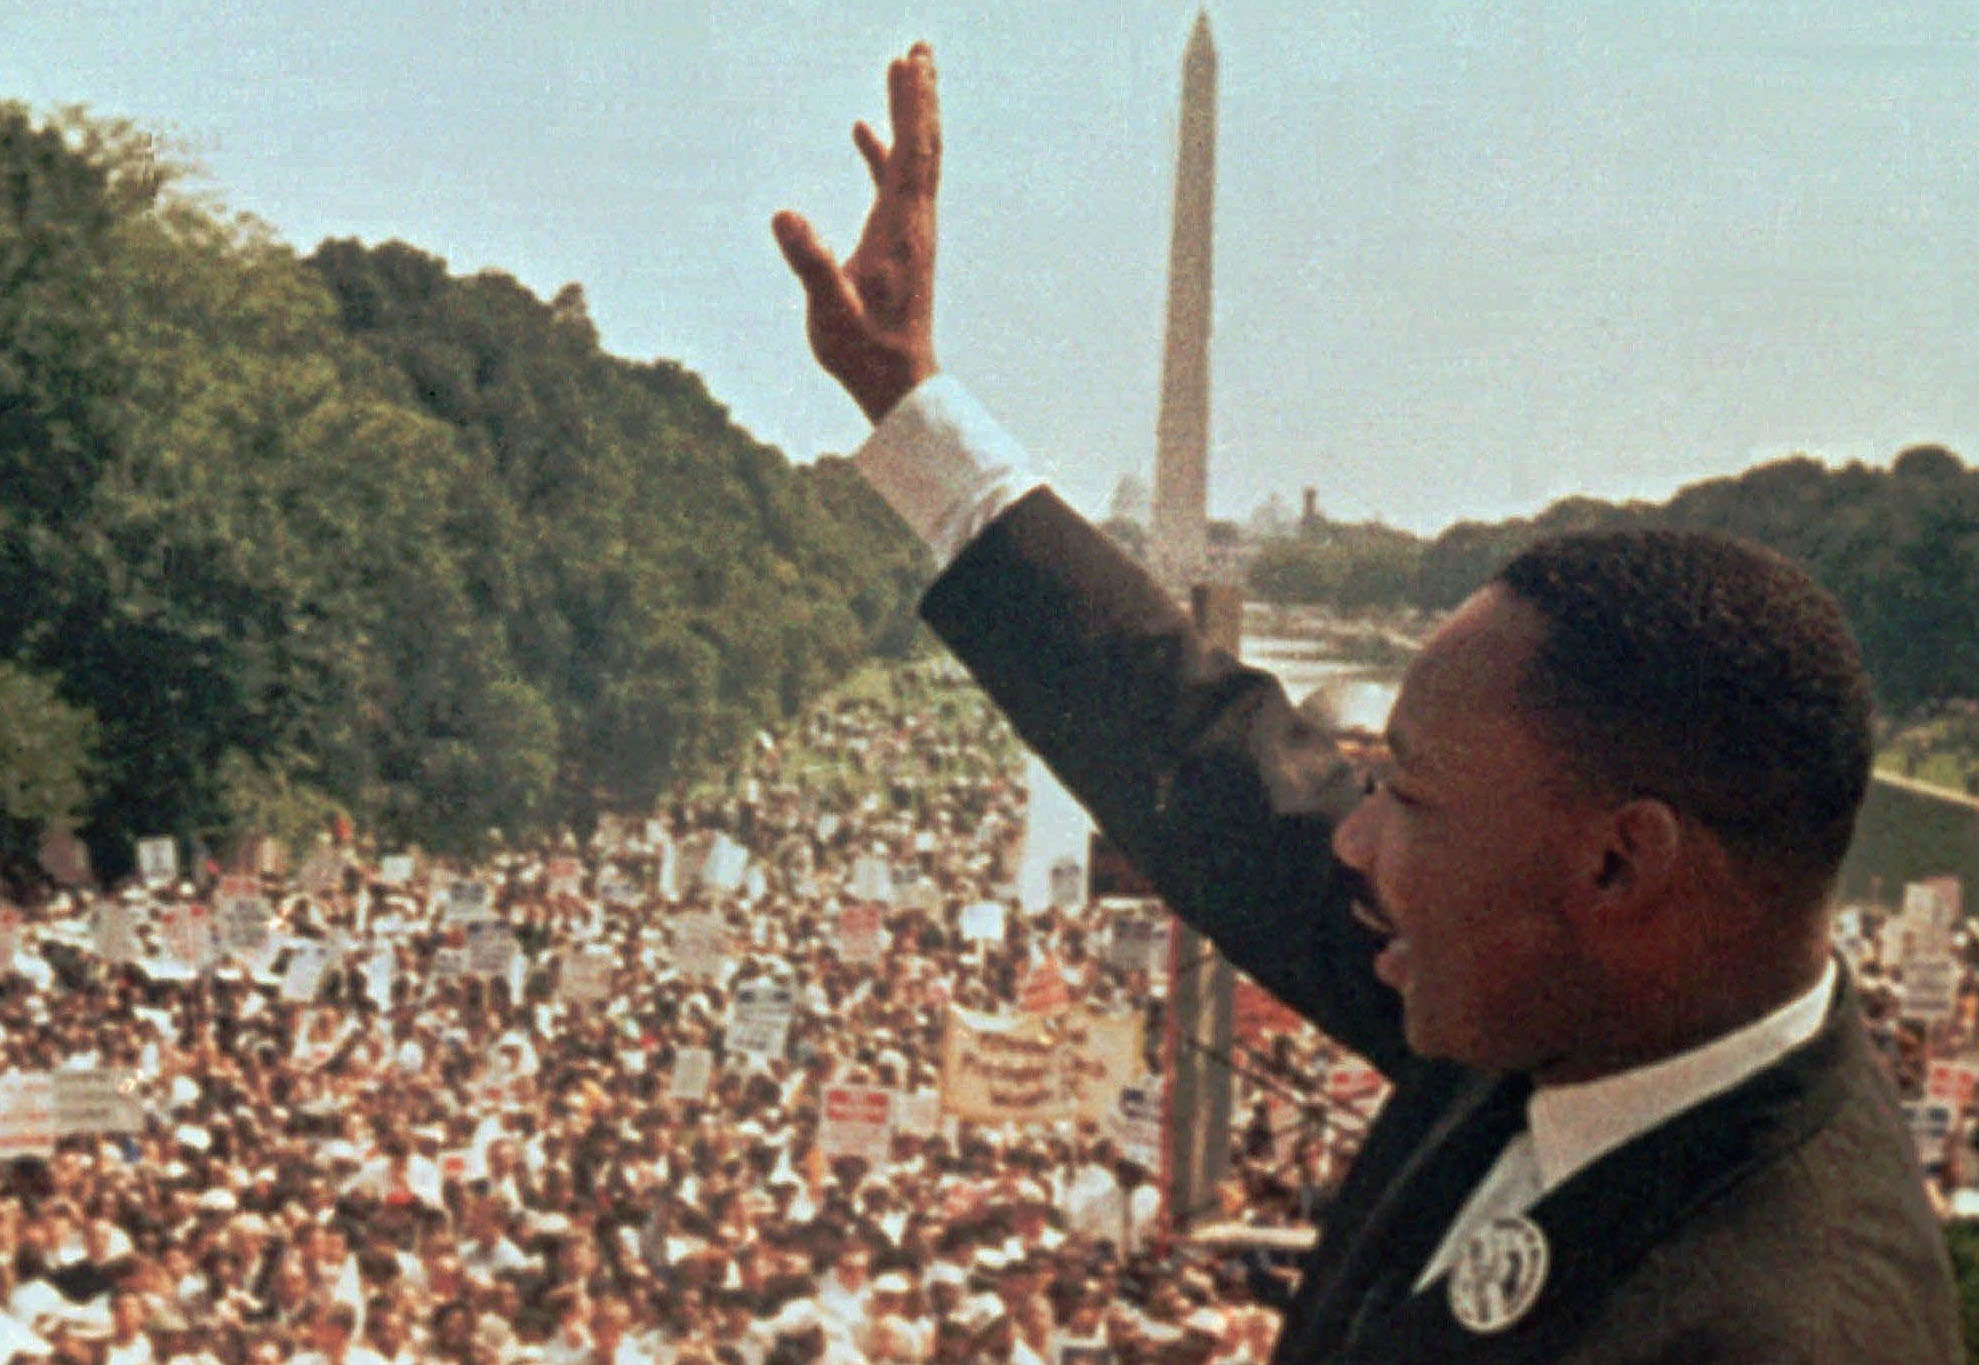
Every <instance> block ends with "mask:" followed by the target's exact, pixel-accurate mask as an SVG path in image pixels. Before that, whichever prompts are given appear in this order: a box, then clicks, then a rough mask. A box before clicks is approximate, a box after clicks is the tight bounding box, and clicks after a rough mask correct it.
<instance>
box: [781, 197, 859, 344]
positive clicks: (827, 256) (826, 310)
mask: <svg viewBox="0 0 1979 1365" xmlns="http://www.w3.org/2000/svg"><path fill="white" fill-rule="evenodd" d="M770 230H771V232H773V233H774V234H775V235H776V244H777V246H778V248H779V249H780V250H782V252H783V259H784V261H785V263H786V264H788V265H789V266H790V269H791V273H792V274H794V275H796V276H797V278H798V281H799V282H800V283H802V284H803V286H804V296H805V298H806V299H807V300H808V301H809V303H810V307H811V321H812V323H813V324H819V323H822V324H826V325H830V324H833V323H840V322H847V321H850V320H852V319H853V318H855V317H857V316H858V314H859V311H860V309H859V299H858V295H856V294H855V293H854V292H853V290H852V282H851V281H850V280H848V279H846V278H845V272H844V271H843V270H840V269H839V268H838V262H837V261H836V260H835V259H833V257H832V254H831V251H830V249H829V248H827V247H826V246H825V244H824V243H823V242H821V241H819V240H818V234H817V233H816V232H814V231H813V230H812V228H811V224H810V223H809V222H808V221H807V220H806V219H805V218H804V216H803V215H802V214H799V213H792V212H791V211H790V210H788V209H785V210H784V211H783V212H781V213H779V214H777V215H776V216H775V217H774V218H772V219H770Z"/></svg>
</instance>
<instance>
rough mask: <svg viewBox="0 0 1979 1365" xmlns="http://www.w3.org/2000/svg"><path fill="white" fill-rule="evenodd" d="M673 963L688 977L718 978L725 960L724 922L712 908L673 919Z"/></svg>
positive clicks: (725, 930) (726, 931)
mask: <svg viewBox="0 0 1979 1365" xmlns="http://www.w3.org/2000/svg"><path fill="white" fill-rule="evenodd" d="M672 923H673V961H674V965H675V966H676V967H678V968H679V969H680V970H681V971H682V972H684V973H685V974H686V975H688V976H701V977H718V976H720V975H721V972H722V968H723V966H724V965H725V964H726V963H727V961H728V955H727V952H726V946H727V942H728V924H727V922H726V921H724V920H723V919H722V917H721V916H720V915H719V914H718V913H716V912H715V911H713V910H697V911H695V912H693V913H692V914H687V915H679V916H676V917H675V918H674V920H673V922H672Z"/></svg>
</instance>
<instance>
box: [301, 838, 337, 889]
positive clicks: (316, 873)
mask: <svg viewBox="0 0 1979 1365" xmlns="http://www.w3.org/2000/svg"><path fill="white" fill-rule="evenodd" d="M343 871H344V863H343V859H342V858H341V857H339V856H338V854H337V851H336V850H335V849H331V848H319V849H317V850H316V851H315V852H314V853H312V854H310V855H309V857H308V858H307V859H306V860H305V861H304V862H303V865H302V869H301V870H300V871H299V872H297V873H296V879H295V880H296V885H297V886H298V887H299V888H301V890H302V893H303V894H304V895H305V896H313V897H315V898H316V899H317V900H323V899H325V898H327V897H328V896H330V895H331V894H333V893H334V892H335V891H336V890H337V885H338V883H339V882H340V881H341V880H342V878H343Z"/></svg>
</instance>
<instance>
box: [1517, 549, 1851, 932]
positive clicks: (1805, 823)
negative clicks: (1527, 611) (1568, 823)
mask: <svg viewBox="0 0 1979 1365" xmlns="http://www.w3.org/2000/svg"><path fill="white" fill-rule="evenodd" d="M1496 581H1497V582H1499V583H1502V584H1503V585H1504V586H1505V587H1506V588H1508V589H1510V591H1511V592H1512V593H1513V594H1514V595H1515V596H1516V597H1517V598H1518V599H1519V600H1521V601H1523V602H1525V603H1527V604H1528V605H1530V606H1532V607H1534V608H1535V609H1537V610H1538V612H1539V614H1540V615H1541V616H1542V617H1543V618H1544V619H1545V622H1546V633H1545V636H1544V638H1543V639H1542V641H1541V643H1540V644H1539V646H1538V647H1537V649H1536V650H1535V652H1534V655H1533V658H1532V659H1531V660H1530V662H1529V664H1528V666H1527V670H1526V676H1525V677H1524V678H1523V679H1522V680H1521V689H1520V690H1521V700H1522V702H1523V704H1525V705H1526V706H1528V707H1530V708H1531V709H1532V710H1533V711H1534V712H1535V713H1537V716H1538V718H1539V720H1540V723H1541V725H1542V727H1543V728H1544V729H1545V730H1546V731H1547V732H1548V733H1549V736H1550V738H1551V739H1552V740H1553V741H1554V742H1555V743H1556V745H1557V746H1558V748H1559V749H1560V751H1561V753H1562V754H1563V755H1564V756H1565V757H1566V758H1567V761H1568V763H1569V770H1570V771H1572V772H1574V773H1575V774H1576V775H1578V776H1580V777H1582V778H1584V779H1587V780H1590V781H1592V782H1594V783H1596V784H1598V785H1599V786H1601V787H1603V788H1606V789H1608V790H1610V791H1613V792H1615V793H1617V794H1629V795H1644V796H1653V797H1656V798H1658V799H1660V800H1663V801H1666V802H1668V803H1669V804H1670V805H1671V806H1672V807H1673V808H1674V809H1676V810H1677V811H1678V812H1679V813H1680V814H1683V815H1685V816H1688V817H1690V818H1692V819H1694V820H1696V821H1697V822H1698V823H1699V824H1701V825H1703V826H1704V827H1705V828H1707V829H1709V830H1711V831H1712V832H1713V833H1714V834H1716V835H1717V836H1718V838H1719V839H1720V841H1721V842H1722V843H1723V844H1724V845H1725V848H1726V850H1727V851H1728V852H1729V853H1730V854H1731V855H1732V856H1733V857H1734V859H1736V860H1737V861H1738V862H1739V864H1740V865H1741V868H1742V870H1743V871H1744V872H1745V874H1746V875H1747V877H1748V880H1750V881H1753V882H1755V883H1757V884H1759V885H1761V886H1763V887H1764V888H1766V889H1767V890H1768V891H1769V892H1770V893H1771V894H1772V896H1773V897H1774V898H1776V899H1778V900H1781V901H1783V902H1785V903H1786V904H1787V905H1789V906H1792V907H1795V908H1810V909H1811V908H1815V907H1818V905H1819V904H1820V903H1821V902H1822V901H1823V900H1824V899H1825V898H1826V896H1827V894H1828V892H1829V890H1830V889H1831V888H1832V886H1833V884H1834V880H1835V874H1836V872H1837V871H1838V870H1839V868H1840V866H1841V861H1842V857H1843V855H1844V854H1846V853H1847V851H1848V844H1849V839H1850V837H1851V836H1852V834H1853V832H1854V829H1855V815H1856V811H1857V809H1858V808H1859V807H1860V806H1861V804H1862V796H1863V792H1864V791H1865V790H1866V789H1867V787H1868V783H1869V767H1870V761H1871V756H1872V740H1871V734H1870V713H1871V704H1870V689H1869V680H1868V677H1867V675H1866V674H1865V673H1864V672H1863V669H1862V658H1861V654H1860V651H1859V650H1858V649H1857V647H1856V643H1855V640H1854V637H1853V636H1852V635H1851V634H1850V633H1849V629H1848V623H1847V621H1846V620H1845V619H1844V617H1843V614H1842V610H1841V607H1840V605H1839V604H1838V603H1837V602H1836V601H1835V599H1834V598H1833V597H1831V596H1830V595H1829V594H1828V593H1827V592H1826V591H1824V590H1823V589H1822V588H1821V587H1820V585H1819V584H1817V583H1816V582H1815V581H1814V579H1813V578H1812V576H1810V575H1809V574H1808V573H1807V572H1806V570H1804V569H1802V568H1800V567H1799V566H1798V565H1796V564H1794V563H1793V562H1792V561H1790V560H1788V559H1786V558H1785V557H1783V556H1781V555H1779V554H1776V553H1774V552H1773V551H1771V550H1768V549H1765V548H1763V547H1761V546H1758V545H1753V544H1750V543H1748V542H1745V541H1740V540H1735V539H1732V538H1731V537H1728V536H1720V535H1712V534H1707V533H1703V532H1689V531H1670V530H1631V531H1609V532H1590V533H1584V534H1577V535H1568V536H1561V537H1557V538H1554V539H1549V540H1545V541H1541V542H1540V543H1538V544H1536V545H1533V546H1532V547H1531V548H1529V549H1527V550H1525V551H1524V552H1523V553H1521V554H1519V555H1518V556H1517V557H1516V558H1514V559H1513V560H1512V561H1511V562H1510V563H1509V564H1507V565H1506V566H1505V567H1504V568H1503V569H1501V570H1499V572H1498V574H1497V578H1496Z"/></svg>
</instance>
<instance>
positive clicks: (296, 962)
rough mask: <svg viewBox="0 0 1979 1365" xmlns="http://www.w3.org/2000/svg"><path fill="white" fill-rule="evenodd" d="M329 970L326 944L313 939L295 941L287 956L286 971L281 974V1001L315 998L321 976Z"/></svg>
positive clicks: (321, 979) (320, 985) (321, 982)
mask: <svg viewBox="0 0 1979 1365" xmlns="http://www.w3.org/2000/svg"><path fill="white" fill-rule="evenodd" d="M329 970H330V948H329V945H328V944H325V943H318V942H317V941H315V940H314V939H297V940H296V941H295V943H294V945H293V948H292V950H291V952H290V954H289V965H288V970H287V971H285V972H284V973H283V974H282V999H284V1000H297V1001H308V1000H314V999H315V998H316V992H317V991H318V990H319V989H320V988H321V987H322V985H323V976H324V974H325V973H326V972H328V971H329Z"/></svg>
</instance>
